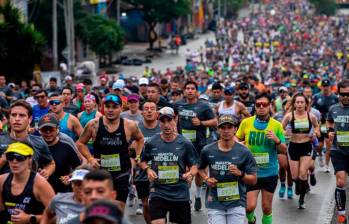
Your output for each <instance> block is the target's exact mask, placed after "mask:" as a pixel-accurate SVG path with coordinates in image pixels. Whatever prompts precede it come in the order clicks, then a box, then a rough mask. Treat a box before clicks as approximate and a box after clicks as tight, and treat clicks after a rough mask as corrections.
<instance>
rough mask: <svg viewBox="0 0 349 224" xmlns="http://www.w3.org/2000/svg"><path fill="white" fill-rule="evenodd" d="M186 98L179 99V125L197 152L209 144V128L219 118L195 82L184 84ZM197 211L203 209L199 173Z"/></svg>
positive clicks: (215, 123)
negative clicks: (201, 96)
mask: <svg viewBox="0 0 349 224" xmlns="http://www.w3.org/2000/svg"><path fill="white" fill-rule="evenodd" d="M184 95H185V96H186V98H185V99H183V100H181V101H178V102H177V103H176V104H175V108H176V109H177V110H178V113H179V126H180V128H181V129H182V130H181V131H182V135H183V136H184V137H186V138H187V139H189V140H190V141H191V142H193V144H194V146H195V149H196V151H197V153H200V152H201V149H202V148H203V147H204V146H205V145H206V144H207V142H206V141H207V139H206V136H207V128H209V127H216V125H217V119H216V118H215V116H214V113H213V111H212V109H211V108H210V106H209V105H208V104H206V103H203V102H202V101H199V100H198V86H197V84H196V83H195V82H192V81H188V82H186V83H185V85H184ZM195 184H196V192H195V204H194V208H195V210H196V211H199V210H200V209H201V185H202V178H201V177H200V176H199V175H198V176H196V178H195Z"/></svg>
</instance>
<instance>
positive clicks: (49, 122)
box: [38, 113, 59, 129]
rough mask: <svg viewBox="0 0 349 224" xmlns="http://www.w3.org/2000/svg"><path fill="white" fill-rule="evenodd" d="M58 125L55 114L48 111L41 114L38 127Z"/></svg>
mask: <svg viewBox="0 0 349 224" xmlns="http://www.w3.org/2000/svg"><path fill="white" fill-rule="evenodd" d="M58 125H59V121H58V118H57V116H56V115H55V114H52V113H49V114H45V115H44V116H42V117H41V118H40V120H39V123H38V127H39V129H41V128H43V127H54V128H55V127H57V126H58Z"/></svg>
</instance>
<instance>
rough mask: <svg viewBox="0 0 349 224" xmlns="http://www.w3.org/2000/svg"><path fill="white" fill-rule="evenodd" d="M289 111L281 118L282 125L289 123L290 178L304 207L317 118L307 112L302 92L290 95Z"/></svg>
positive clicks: (317, 133)
mask: <svg viewBox="0 0 349 224" xmlns="http://www.w3.org/2000/svg"><path fill="white" fill-rule="evenodd" d="M291 107H292V109H291V112H289V113H287V114H286V116H285V117H284V119H283V120H282V126H283V127H284V128H286V126H287V125H288V124H290V125H291V133H292V134H291V138H290V145H289V147H288V155H289V164H290V169H291V174H292V179H293V181H294V182H295V183H296V194H297V195H298V194H299V195H300V196H299V205H298V208H299V209H305V203H304V198H305V194H306V193H307V189H308V188H309V185H308V170H309V167H310V165H311V155H312V151H313V148H312V139H313V133H312V129H314V133H315V134H316V135H320V133H319V130H318V128H319V125H318V121H317V118H316V117H315V115H314V114H312V113H309V112H308V107H309V101H308V98H307V97H305V96H304V94H303V93H296V94H295V95H294V96H293V97H292V101H291Z"/></svg>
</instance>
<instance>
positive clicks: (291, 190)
mask: <svg viewBox="0 0 349 224" xmlns="http://www.w3.org/2000/svg"><path fill="white" fill-rule="evenodd" d="M287 198H288V199H292V198H293V189H292V187H287Z"/></svg>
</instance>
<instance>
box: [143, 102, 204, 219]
mask: <svg viewBox="0 0 349 224" xmlns="http://www.w3.org/2000/svg"><path fill="white" fill-rule="evenodd" d="M159 120H160V128H161V134H156V135H154V136H153V137H152V138H151V139H149V141H147V142H146V144H145V148H144V151H143V154H142V160H141V163H140V167H141V168H142V169H143V170H145V171H146V172H147V174H148V178H149V181H150V182H151V184H150V196H149V198H150V199H149V210H150V217H151V220H152V221H151V223H152V224H165V223H166V215H167V212H169V213H170V216H169V221H170V222H175V223H179V224H190V223H191V214H190V210H191V209H190V203H189V200H190V199H189V186H190V183H191V181H192V180H193V177H194V176H195V175H196V173H197V162H198V156H197V154H196V151H195V148H194V146H193V144H192V143H191V142H190V141H189V140H188V139H186V138H184V137H183V136H182V135H180V134H177V132H176V129H177V126H176V117H175V113H174V111H173V109H172V108H170V107H164V108H162V109H161V110H160V116H159ZM149 162H151V165H148V163H149Z"/></svg>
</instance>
